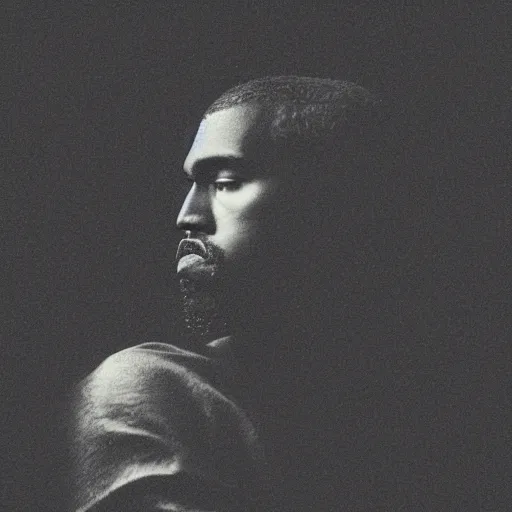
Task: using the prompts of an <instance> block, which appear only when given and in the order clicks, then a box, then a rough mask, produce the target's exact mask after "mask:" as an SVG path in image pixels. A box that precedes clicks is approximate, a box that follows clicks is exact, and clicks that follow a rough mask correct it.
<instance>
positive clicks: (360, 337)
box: [73, 77, 419, 511]
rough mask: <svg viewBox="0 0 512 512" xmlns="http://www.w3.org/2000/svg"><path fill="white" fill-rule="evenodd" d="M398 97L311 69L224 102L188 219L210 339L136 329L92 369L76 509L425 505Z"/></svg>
mask: <svg viewBox="0 0 512 512" xmlns="http://www.w3.org/2000/svg"><path fill="white" fill-rule="evenodd" d="M388 110H389V109H387V107H386V106H385V105H384V103H383V102H382V101H380V100H379V99H378V98H377V97H376V96H375V95H373V94H372V93H370V92H368V91H367V90H366V89H364V88H362V87H360V86H357V85H355V84H352V83H347V82H341V81H336V80H328V79H318V78H306V77H270V78H263V79H259V80H254V81H251V82H249V83H246V84H243V85H240V86H237V87H235V88H233V89H231V90H229V91H228V92H226V93H225V94H224V95H222V96H221V97H220V98H219V99H218V100H217V101H216V102H214V103H213V105H212V106H211V107H210V108H209V109H208V110H207V112H206V114H205V116H204V118H203V120H202V121H201V124H200V126H199V129H198V131H197V134H196V137H195V140H194V142H193V144H192V147H191V149H190V152H189V153H188V156H187V157H186V160H185V163H184V171H185V174H186V177H187V179H188V180H190V182H191V189H190V192H189V193H188V195H187V197H186V199H185V202H184V204H183V207H182V209H181V211H180V213H179V216H178V220H177V226H178V228H179V229H180V230H182V231H183V232H184V238H183V240H182V241H181V242H180V244H179V247H178V253H177V275H178V279H179V282H180V289H181V292H182V294H183V304H184V312H185V314H186V318H187V324H188V325H189V327H190V329H191V330H192V332H194V333H195V336H196V339H197V340H200V341H201V343H200V344H199V343H198V344H196V345H195V346H194V350H193V351H190V350H186V349H184V348H178V347H176V346H174V345H167V344H162V343H146V344H144V345H139V346H137V347H133V348H129V349H127V350H124V351H122V352H120V353H118V354H115V355H113V356H111V357H110V358H108V359H107V360H106V361H105V362H104V363H103V364H102V365H101V366H100V367H99V368H98V369H97V370H96V371H95V372H93V373H92V374H91V375H90V376H89V377H88V378H87V379H86V380H85V381H84V382H83V383H82V384H81V385H80V388H79V390H78V394H77V399H76V402H75V403H74V406H73V416H74V422H73V425H74V430H73V447H74V450H75V454H76V459H75V463H76V493H75V498H76V507H75V509H76V510H80V511H92V510H94V511H100V510H101V511H103V510H108V511H117V510H123V511H124V510H141V511H142V510H144V511H157V510H158V511H163V510H176V511H178V510H180V511H181V510H398V509H397V508H396V507H397V506H400V507H401V506H406V507H408V506H410V505H411V503H406V501H404V500H405V497H404V496H405V495H406V494H407V493H405V492H404V488H406V487H407V485H408V484H407V482H406V481H405V480H404V481H402V482H398V483H397V478H399V477H400V476H402V477H404V478H406V477H407V475H408V474H409V473H410V470H411V468H410V467H406V462H403V461H401V460H400V457H398V456H397V455H396V454H397V453H400V448H399V447H397V446H396V442H397V439H396V437H395V435H394V433H393V429H394V428H395V426H396V423H395V420H396V417H395V416H393V414H392V413H390V412H389V411H393V412H396V407H395V408H393V407H392V406H391V404H392V401H390V400H392V398H391V397H393V396H394V392H393V384H392V382H393V380H392V374H393V372H392V370H390V369H389V365H388V363H389V361H390V360H392V347H395V349H396V343H397V342H396V339H395V341H394V342H395V345H393V343H389V340H390V339H391V338H393V336H394V337H395V338H396V337H397V336H398V334H397V332H396V330H393V329H394V327H393V326H394V324H393V315H394V309H393V305H394V304H395V302H394V298H393V297H394V295H393V292H394V291H396V290H397V289H398V287H399V286H398V285H397V283H398V281H399V279H398V276H399V275H400V268H401V267H400V266H399V265H398V263H397V262H399V261H401V260H400V258H401V256H402V254H401V246H400V243H399V240H398V239H397V238H393V232H392V231H390V225H392V224H393V222H394V223H395V224H396V223H397V222H399V220H397V219H400V216H399V215H398V216H397V215H396V211H394V210H393V208H394V207H396V206H397V202H396V200H397V196H399V195H400V191H398V192H397V183H399V178H397V176H399V173H400V172H401V169H400V166H399V164H398V163H397V162H398V155H399V154H400V153H399V150H398V149H397V148H398V146H399V144H397V142H398V135H397V132H396V131H395V130H396V126H393V123H392V122H391V117H390V116H389V112H388ZM393 148H394V149H393ZM398 188H399V187H398ZM395 229H397V227H396V226H395ZM383 340H384V341H383ZM171 341H172V340H171ZM176 344H177V345H179V342H177V343H176ZM189 348H190V347H189ZM390 383H391V384H390ZM395 405H396V404H395ZM386 411H387V413H386ZM386 414H387V415H386ZM398 437H400V434H399V435H398ZM390 443H395V445H392V444H390ZM404 464H405V465H404ZM407 509H408V510H413V509H415V510H419V509H417V508H414V507H413V508H407Z"/></svg>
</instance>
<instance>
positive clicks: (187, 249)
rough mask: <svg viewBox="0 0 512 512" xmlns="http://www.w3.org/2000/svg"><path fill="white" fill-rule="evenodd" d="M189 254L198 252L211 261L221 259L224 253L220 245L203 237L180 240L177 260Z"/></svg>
mask: <svg viewBox="0 0 512 512" xmlns="http://www.w3.org/2000/svg"><path fill="white" fill-rule="evenodd" d="M188 254H197V255H198V256H201V258H204V259H205V260H206V261H207V262H209V263H214V262H215V263H216V262H219V261H221V260H222V259H223V255H224V253H223V251H222V249H221V248H220V247H218V246H217V245H215V244H213V243H212V242H210V241H208V240H206V239H205V238H201V237H196V238H184V239H183V240H181V241H180V243H179V245H178V250H177V251H176V261H179V260H180V259H181V258H183V256H187V255H188Z"/></svg>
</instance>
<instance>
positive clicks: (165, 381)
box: [73, 343, 237, 436]
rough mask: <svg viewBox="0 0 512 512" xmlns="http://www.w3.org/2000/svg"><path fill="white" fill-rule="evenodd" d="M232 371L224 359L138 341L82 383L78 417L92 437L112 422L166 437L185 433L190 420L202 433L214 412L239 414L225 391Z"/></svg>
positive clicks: (78, 393) (76, 410) (77, 400)
mask: <svg viewBox="0 0 512 512" xmlns="http://www.w3.org/2000/svg"><path fill="white" fill-rule="evenodd" d="M229 373H230V372H229V365H226V364H224V363H223V362H222V361H221V360H219V359H215V358H212V357H208V356H205V355H201V354H197V353H194V352H190V351H187V350H184V349H181V348H178V347H175V346H173V345H168V344H163V343H146V344H143V345H138V346H135V347H131V348H128V349H125V350H122V351H120V352H118V353H116V354H113V355H111V356H110V357H108V358H107V359H106V360H105V361H104V362H103V363H101V364H100V366H99V367H98V368H96V369H95V370H94V371H93V372H92V373H91V374H90V375H89V376H87V377H86V378H85V379H84V380H83V381H82V382H81V383H80V384H79V385H78V386H77V389H76V393H75V396H74V397H75V400H74V404H73V415H74V416H75V419H76V420H77V424H78V427H79V428H81V427H85V430H86V431H87V432H84V433H88V434H91V435H94V434H95V433H96V432H95V431H97V430H98V429H102V430H104V429H105V428H106V425H108V424H111V422H112V421H115V424H116V425H117V426H119V425H124V426H126V425H127V424H129V425H138V426H144V428H146V429H148V428H149V429H152V430H153V431H158V432H159V434H161V435H165V436H170V435H172V436H176V435H177V434H185V433H187V432H189V430H190V429H189V428H188V427H189V425H190V424H195V431H196V432H200V431H201V430H202V429H205V428H207V425H206V423H207V422H208V421H209V420H211V419H212V417H213V416H215V414H228V415H233V414H234V415H235V416H236V415H237V407H236V405H235V404H234V403H233V402H232V401H231V400H230V399H229V398H228V396H227V395H226V393H225V391H224V389H223V388H224V387H225V385H226V383H225V381H229V380H230V375H229ZM111 426H112V425H111ZM82 430H83V428H82ZM203 434H204V433H203Z"/></svg>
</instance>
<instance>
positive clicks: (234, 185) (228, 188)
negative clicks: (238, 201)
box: [213, 178, 242, 192]
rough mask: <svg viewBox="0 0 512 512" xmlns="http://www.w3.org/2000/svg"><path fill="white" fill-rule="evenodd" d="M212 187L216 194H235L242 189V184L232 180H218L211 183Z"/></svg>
mask: <svg viewBox="0 0 512 512" xmlns="http://www.w3.org/2000/svg"><path fill="white" fill-rule="evenodd" d="M213 186H214V187H215V190H216V191H217V192H235V191H236V190H239V189H240V188H241V187H242V182H241V181H240V180H235V179H232V178H219V179H217V180H215V181H214V182H213Z"/></svg>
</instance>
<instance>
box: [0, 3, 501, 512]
mask: <svg viewBox="0 0 512 512" xmlns="http://www.w3.org/2000/svg"><path fill="white" fill-rule="evenodd" d="M264 3H265V2H261V4H262V5H260V2H231V5H230V3H228V2H225V3H224V7H222V8H221V9H219V8H218V7H216V6H214V5H213V4H210V3H209V2H194V1H189V2H186V3H184V2H183V3H182V2H153V3H151V5H150V4H149V3H147V4H146V3H144V4H143V3H135V2H108V4H109V6H108V7H107V6H105V4H107V2H83V3H82V5H80V6H72V2H71V3H67V4H66V3H65V2H32V3H26V2H18V3H16V5H15V6H14V5H13V6H12V7H8V6H7V7H5V8H4V9H3V11H4V13H5V16H3V19H4V20H5V22H6V30H5V31H4V35H6V37H5V38H4V42H6V45H5V52H2V53H3V56H2V60H3V63H4V64H6V72H5V73H3V77H4V78H6V79H7V80H6V83H7V98H8V102H7V105H6V109H5V114H6V116H5V118H6V120H7V122H8V129H7V132H6V133H7V142H9V143H13V144H8V146H7V147H8V148H10V149H9V152H8V154H7V163H6V165H5V167H4V168H5V169H6V171H7V173H6V174H7V178H6V181H5V184H6V186H5V190H6V191H7V196H8V197H7V198H6V201H5V203H4V205H5V209H4V215H3V218H4V219H5V220H6V227H7V229H6V231H5V238H4V240H5V242H4V244H3V250H4V252H5V253H6V257H5V260H4V261H5V263H4V265H3V267H4V269H5V270H6V276H5V282H6V283H7V286H6V287H5V290H6V291H7V302H6V304H7V307H6V308H5V311H6V317H5V321H4V322H3V325H4V327H6V332H5V336H3V340H2V345H3V346H2V353H3V356H4V357H3V363H4V365H5V369H4V370H3V375H4V376H5V377H6V379H7V380H6V385H5V386H4V391H3V392H2V395H3V398H5V404H6V407H5V409H4V414H3V418H4V424H5V428H4V429H3V433H2V438H1V443H2V448H1V452H2V455H4V456H5V457H4V458H3V460H2V468H1V471H0V473H1V477H2V483H3V489H4V492H3V495H2V498H3V500H4V502H5V503H6V505H4V506H3V507H2V509H3V510H37V511H40V510H41V511H42V510H49V511H50V510H58V509H59V507H60V506H62V499H63V496H65V494H66V491H65V486H64V487H63V485H62V478H63V476H64V475H65V474H66V466H65V460H66V457H65V443H64V442H63V441H62V440H63V439H64V437H63V436H64V431H63V428H62V425H63V424H64V422H63V419H62V418H61V416H60V414H61V403H62V402H63V400H64V398H65V396H66V393H67V392H68V391H69V389H70V386H71V385H72V384H73V383H74V382H75V381H76V380H77V379H78V378H79V377H81V376H82V375H83V374H84V373H86V372H88V371H90V370H91V369H92V368H93V367H94V366H95V365H97V364H98V363H99V362H100V361H101V360H102V359H103V358H104V357H105V356H107V355H108V354H110V353H112V352H113V351H115V350H118V349H120V348H122V347H125V346H130V345H133V344H136V343H140V342H142V341H148V340H153V339H158V340H163V341H170V342H175V340H176V337H177V335H178V332H179V329H180V319H179V315H177V314H176V311H177V308H176V305H177V304H176V294H175V291H174V288H173V286H174V283H173V273H174V254H175V249H176V244H177V241H178V240H179V234H178V233H177V232H176V230H175V228H174V223H175V218H176V215H177V212H178V209H179V206H180V204H181V201H182V200H183V198H184V196H185V193H186V186H185V183H183V179H182V175H181V164H182V161H183V158H184V156H185V154H186V147H185V141H186V140H187V136H188V135H189V129H190V127H191V126H194V125H195V124H196V123H197V122H198V120H199V119H200V116H201V113H202V111H203V110H204V108H205V107H206V106H207V105H208V104H209V103H210V102H211V101H212V100H213V99H215V97H216V96H217V95H218V94H220V93H221V92H222V91H224V90H225V89H226V88H227V87H229V86H231V85H234V84H236V83H238V82H240V81H243V80H246V79H250V78H254V77H258V76H264V75H269V74H303V75H313V76H325V77H332V78H343V79H349V80H353V81H357V82H358V83H360V84H362V85H365V86H367V87H369V88H371V89H375V90H378V91H384V92H386V93H387V94H390V95H392V96H396V97H399V96H401V97H402V98H403V100H404V104H405V105H409V106H412V107H413V111H414V119H413V121H412V126H414V129H415V130H416V133H417V140H418V141H419V142H418V144H417V146H418V155H417V160H418V161H421V162H422V164H421V169H422V172H426V173H427V174H428V176H430V177H431V180H430V183H431V187H432V188H431V190H430V196H429V197H430V198H431V201H432V202H431V210H430V213H429V215H430V217H429V219H430V221H431V222H432V223H433V224H435V225H436V227H435V229H433V230H432V232H433V233H434V234H435V238H433V239H432V245H431V247H430V251H429V253H428V255H427V256H426V258H427V259H428V258H430V260H429V261H430V267H429V266H428V265H427V266H425V268H430V270H431V273H430V274H429V273H428V271H427V274H426V275H425V279H424V281H425V282H428V281H430V284H429V285H425V286H426V288H425V289H430V290H431V294H430V295H429V294H427V297H428V299H427V301H426V302H425V304H423V306H424V308H423V315H424V317H428V318H429V321H427V320H425V322H424V324H422V323H421V322H420V323H419V324H417V326H418V327H417V328H418V329H421V328H424V329H426V331H425V332H424V333H423V335H424V336H425V337H426V338H428V336H429V333H430V332H433V331H435V330H436V326H437V329H438V330H439V329H441V331H442V334H441V335H439V333H437V334H438V339H443V340H444V341H445V342H446V343H447V344H448V343H454V344H456V345H457V347H458V350H457V351H456V353H457V354H458V355H459V356H460V354H464V355H465V356H466V358H462V360H461V361H460V364H459V365H458V366H457V368H458V370H457V373H456V375H455V376H454V377H453V378H454V380H455V381H456V382H457V383H458V384H456V385H454V387H453V388H452V392H453V393H462V394H463V395H464V396H465V398H464V400H463V401H462V402H460V401H459V402H457V401H454V400H453V399H447V401H446V402H445V404H444V407H450V404H454V403H455V404H460V403H463V404H464V407H461V412H460V415H459V417H458V421H460V423H461V429H462V430H460V431H461V432H462V433H461V435H460V437H459V438H457V439H455V438H454V446H455V447H456V448H454V450H455V452H454V453H455V455H450V454H447V458H448V459H450V458H452V459H453V458H454V457H455V458H456V457H460V454H461V453H462V454H468V453H469V454H470V455H467V456H466V458H464V456H463V458H462V459H459V460H458V461H457V460H455V462H453V461H452V464H453V465H450V462H447V463H446V470H445V471H446V476H447V477H449V478H451V480H450V486H452V488H453V496H452V502H453V503H459V504H460V503H461V502H460V499H459V498H460V497H462V496H470V498H468V502H467V503H465V505H464V507H463V508H464V510H506V508H507V507H506V505H505V503H506V502H505V501H504V500H505V478H504V477H505V469H504V467H505V466H504V465H505V462H506V460H508V457H506V451H505V450H506V447H505V444H504V440H505V430H506V425H508V423H506V422H505V413H506V410H505V409H504V407H505V403H506V400H505V398H506V397H505V393H506V382H507V380H506V378H505V376H506V374H507V371H508V360H507V355H508V352H507V350H506V343H505V337H504V335H505V331H504V328H503V324H502V320H503V319H504V315H505V311H504V303H505V298H504V297H505V295H504V290H505V288H504V279H503V272H504V270H505V266H504V264H503V263H502V261H503V260H502V258H503V255H504V252H505V242H504V240H505V228H506V226H507V221H506V216H505V200H504V199H505V196H506V194H505V173H504V171H505V168H506V167H505V164H506V159H504V158H503V157H504V156H505V155H504V154H503V153H502V152H503V150H504V149H505V148H506V147H507V144H508V141H507V138H506V136H505V129H506V126H507V124H508V120H509V116H508V112H509V107H510V92H511V90H510V53H509V50H510V48H509V45H508V44H507V40H506V30H505V29H506V16H505V9H504V5H501V4H500V3H499V2H496V3H494V4H489V3H486V4H485V5H481V6H473V7H463V8H456V7H449V8H448V7H447V8H444V9H441V10H440V9H439V8H430V9H420V8H417V7H410V6H409V7H407V6H405V4H404V3H401V5H400V6H397V7H392V8H385V7H375V5H377V3H373V4H372V3H370V2H359V3H358V5H357V6H354V7H347V6H345V7H338V6H335V4H336V3H335V2H331V3H327V4H324V5H321V4H320V3H319V4H318V5H316V6H313V5H311V6H309V7H305V5H306V4H305V3H298V2H291V1H285V0H281V1H277V2H266V3H268V4H269V6H266V5H263V4H264ZM270 4H272V5H271V6H270ZM311 4H313V2H311ZM503 4H505V2H503ZM11 148H12V149H11ZM429 287H430V288H429ZM429 301H431V302H432V303H433V304H434V303H435V308H434V307H433V308H429V307H428V304H429ZM425 306H426V307H425ZM443 313H444V315H445V316H444V317H443V318H440V319H439V321H437V320H436V318H433V317H435V316H436V315H439V314H443ZM419 316H420V317H421V314H420V315H419ZM446 318H448V319H449V321H447V320H446ZM424 325H425V326H426V325H428V327H423V326H424ZM427 330H428V332H427ZM461 347H462V348H461ZM466 395H467V396H466ZM440 410H441V411H442V410H443V409H442V407H441V409H440ZM441 414H442V412H441ZM464 429H466V430H464ZM444 492H446V488H444ZM473 506H474V508H472V507H473ZM486 507H487V508H486ZM493 507H494V508H493ZM455 509H459V508H457V507H456V508H453V509H452V510H455ZM460 510H462V508H460Z"/></svg>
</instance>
